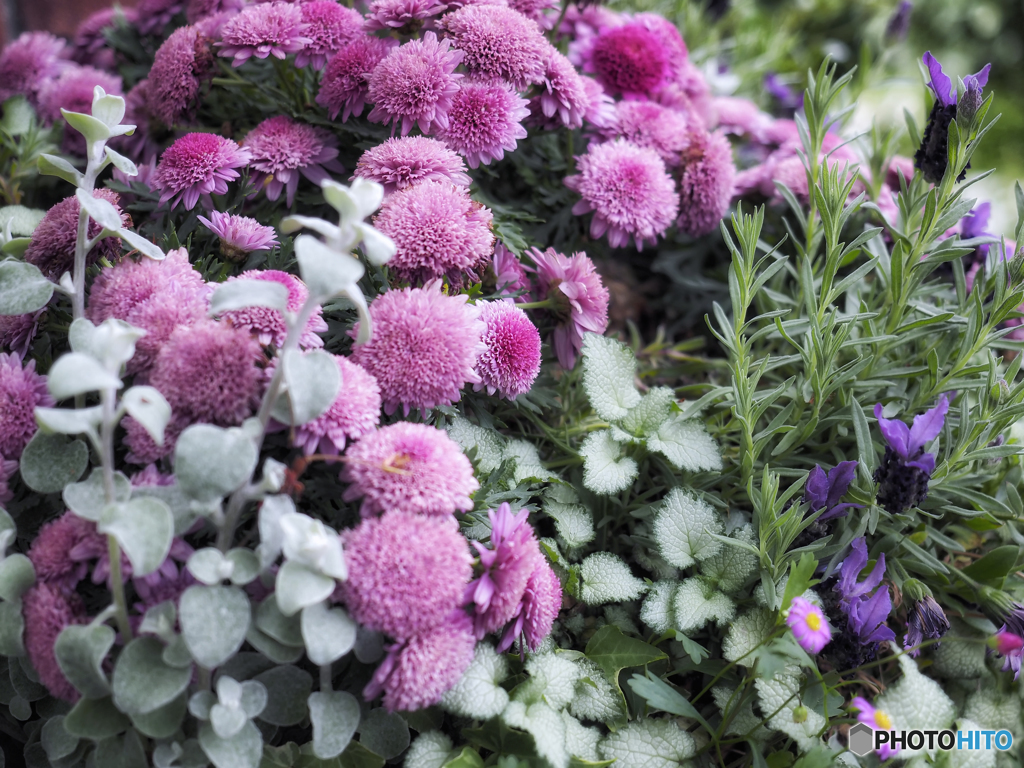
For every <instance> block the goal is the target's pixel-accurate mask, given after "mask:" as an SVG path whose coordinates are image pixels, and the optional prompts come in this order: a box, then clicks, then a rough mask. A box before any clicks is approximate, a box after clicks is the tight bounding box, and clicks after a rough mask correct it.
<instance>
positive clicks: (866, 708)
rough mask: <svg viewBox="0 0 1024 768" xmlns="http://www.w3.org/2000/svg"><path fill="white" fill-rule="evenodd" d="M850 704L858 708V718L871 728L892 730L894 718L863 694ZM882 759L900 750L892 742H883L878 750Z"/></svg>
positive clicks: (886, 758)
mask: <svg viewBox="0 0 1024 768" xmlns="http://www.w3.org/2000/svg"><path fill="white" fill-rule="evenodd" d="M850 706H851V707H853V708H854V709H856V710H858V712H859V714H858V715H857V720H859V721H860V722H862V723H866V724H867V725H869V726H871V728H873V729H875V730H878V731H891V730H892V718H891V717H890V716H889V715H888V714H887V713H886V712H883V711H882V710H880V709H875V708H874V706H872V704H871V702H869V701H868V700H867V699H865V698H864V697H863V696H858V697H856V698H855V699H854V700H853V701H851V702H850ZM876 751H877V752H878V757H879V759H880V760H883V761H885V760H888V759H889V758H890V757H892V756H893V755H895V754H896V753H897V752H899V751H900V748H899V747H898V746H897V747H896V748H895V749H893V747H892V745H891V744H883V745H882V747H881V749H878V750H876Z"/></svg>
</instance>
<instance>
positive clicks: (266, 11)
mask: <svg viewBox="0 0 1024 768" xmlns="http://www.w3.org/2000/svg"><path fill="white" fill-rule="evenodd" d="M307 28H308V25H307V24H306V22H305V21H303V19H302V6H301V5H292V4H291V3H284V2H274V3H257V4H255V5H248V6H246V7H244V8H243V9H242V10H241V12H240V13H239V14H238V15H237V16H232V17H231V18H230V19H229V20H228V21H227V23H226V24H224V26H223V28H222V29H221V41H220V42H219V43H217V47H219V48H220V55H221V56H233V57H234V60H233V61H232V62H231V64H232V66H235V67H240V66H242V65H243V64H244V63H245V62H246V61H248V60H249V59H250V58H251V57H253V56H255V57H256V58H257V59H265V58H267V57H268V56H273V57H274V58H277V59H284V58H285V57H286V56H287V55H288V54H289V53H298V52H299V51H301V50H302V49H303V48H305V47H306V46H307V45H310V44H311V43H312V42H313V41H312V40H311V39H310V38H309V37H307V36H306V30H307Z"/></svg>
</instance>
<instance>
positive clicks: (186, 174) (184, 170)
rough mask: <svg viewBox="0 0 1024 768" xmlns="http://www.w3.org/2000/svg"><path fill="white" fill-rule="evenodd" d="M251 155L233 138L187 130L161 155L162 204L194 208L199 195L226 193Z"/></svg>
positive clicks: (155, 179)
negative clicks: (181, 203) (183, 205)
mask: <svg viewBox="0 0 1024 768" xmlns="http://www.w3.org/2000/svg"><path fill="white" fill-rule="evenodd" d="M253 7H262V6H253ZM249 158H250V154H249V150H248V149H246V148H245V147H240V146H238V144H237V143H236V142H234V141H232V140H231V139H225V138H224V137H223V136H217V135H215V134H212V133H186V134H185V135H184V136H182V137H181V138H180V139H178V140H177V141H175V142H174V143H173V144H171V146H169V147H168V148H167V149H166V150H164V153H163V155H161V156H160V164H159V165H157V167H156V175H155V176H154V177H153V184H154V185H155V187H156V188H157V189H159V190H160V204H161V205H163V204H164V203H166V202H167V201H168V200H170V201H171V207H172V208H173V207H175V206H177V205H178V203H180V202H184V204H185V207H186V208H187V209H188V210H192V209H193V208H195V207H196V203H197V202H199V196H200V195H208V194H211V193H216V194H218V195H223V194H224V193H225V192H227V191H228V182H229V181H233V180H235V179H237V178H238V176H239V174H238V171H236V170H235V169H236V168H244V167H245V166H246V165H248V163H249Z"/></svg>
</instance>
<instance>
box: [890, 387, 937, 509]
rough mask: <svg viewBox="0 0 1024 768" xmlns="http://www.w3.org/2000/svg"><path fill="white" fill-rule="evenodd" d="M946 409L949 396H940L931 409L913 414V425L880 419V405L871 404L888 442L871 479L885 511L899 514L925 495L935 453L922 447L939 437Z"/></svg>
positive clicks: (933, 468) (896, 420) (933, 467)
mask: <svg viewBox="0 0 1024 768" xmlns="http://www.w3.org/2000/svg"><path fill="white" fill-rule="evenodd" d="M948 411H949V398H948V397H947V396H946V395H942V396H941V397H940V398H939V402H938V403H937V404H936V405H935V407H934V408H931V409H929V410H928V411H925V412H924V413H922V414H918V415H917V416H915V417H914V425H913V426H912V427H908V426H907V425H906V424H905V423H903V422H902V421H899V420H898V419H886V418H884V417H883V416H882V404H881V403H878V404H876V405H875V418H876V419H877V420H878V429H879V430H880V431H881V433H882V437H884V438H885V442H886V443H887V444H888V445H887V447H886V449H885V457H884V458H883V459H882V463H881V464H880V465H879V467H878V469H876V470H875V475H874V481H875V482H876V483H878V484H879V487H878V494H877V497H876V498H877V500H878V503H879V504H880V505H881V506H882V508H883V509H885V510H886V511H887V512H890V513H891V514H894V515H897V514H900V513H901V512H905V511H906V510H908V509H910V508H911V507H917V506H920V505H921V504H922V503H924V500H925V499H927V498H928V480H929V478H930V477H931V474H932V472H933V471H934V470H935V454H933V453H925V452H924V447H925V445H927V444H928V443H930V442H931V441H932V440H934V439H935V438H936V437H938V436H939V433H940V432H941V431H942V425H943V424H944V423H945V421H946V413H947V412H948Z"/></svg>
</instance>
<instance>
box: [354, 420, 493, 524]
mask: <svg viewBox="0 0 1024 768" xmlns="http://www.w3.org/2000/svg"><path fill="white" fill-rule="evenodd" d="M346 459H347V463H346V465H345V468H344V469H343V470H342V473H341V478H342V480H344V481H345V482H347V483H351V485H350V486H349V487H348V488H347V489H345V494H344V497H343V498H344V499H345V501H354V500H356V499H359V498H362V500H363V503H362V507H361V510H360V511H361V513H362V514H363V515H364V516H368V515H373V514H378V513H381V512H386V511H387V510H389V509H401V510H403V511H406V512H410V513H412V512H415V513H417V514H421V515H433V516H442V517H443V516H447V515H451V514H453V513H455V512H456V511H462V512H466V511H468V510H471V509H472V508H473V500H472V499H471V498H470V496H471V495H472V494H473V493H474V492H475V491H476V490H477V488H479V487H480V484H479V483H478V482H477V480H476V478H475V477H474V476H473V466H472V464H470V462H469V459H467V458H466V455H465V454H464V453H463V452H462V450H461V449H460V448H459V445H458V443H456V442H455V441H454V440H452V439H451V438H450V437H448V435H447V434H445V433H444V432H442V431H441V430H439V429H437V428H436V427H432V426H429V425H427V424H413V423H411V422H407V421H400V422H398V423H396V424H391V425H389V426H386V427H382V428H381V429H379V430H377V431H375V432H371V433H369V434H366V435H365V436H364V437H363V438H362V439H360V440H359V442H357V443H356V444H355V445H353V446H352V447H350V448H349V450H348V453H347V454H346Z"/></svg>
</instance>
